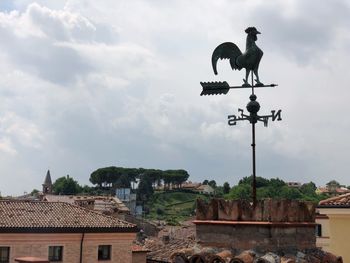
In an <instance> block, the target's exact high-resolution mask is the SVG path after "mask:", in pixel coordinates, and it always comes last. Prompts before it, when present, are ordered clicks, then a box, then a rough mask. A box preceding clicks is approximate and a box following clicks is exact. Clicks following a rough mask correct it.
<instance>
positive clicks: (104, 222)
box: [0, 201, 137, 232]
mask: <svg viewBox="0 0 350 263" xmlns="http://www.w3.org/2000/svg"><path fill="white" fill-rule="evenodd" d="M46 231H50V232H55V231H56V232H81V231H84V232H136V231H137V227H136V225H134V224H131V223H128V222H125V221H123V220H120V219H118V218H115V217H111V216H106V215H103V214H100V213H97V212H95V211H91V210H88V209H85V208H82V207H79V206H75V205H72V204H68V203H63V202H42V201H0V232H46Z"/></svg>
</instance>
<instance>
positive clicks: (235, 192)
mask: <svg viewBox="0 0 350 263" xmlns="http://www.w3.org/2000/svg"><path fill="white" fill-rule="evenodd" d="M251 194H252V189H251V186H250V185H247V184H241V185H236V186H234V187H232V188H231V190H230V193H229V194H228V197H229V198H230V199H248V200H250V199H251Z"/></svg>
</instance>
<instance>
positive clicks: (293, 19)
mask: <svg viewBox="0 0 350 263" xmlns="http://www.w3.org/2000/svg"><path fill="white" fill-rule="evenodd" d="M311 3H312V4H314V5H313V13H312V14H310V13H309V12H308V11H307V10H309V9H310V8H309V6H308V5H309V3H304V2H303V1H275V2H274V3H273V4H270V3H266V1H248V2H247V1H226V0H219V1H215V2H213V1H191V2H189V1H185V0H183V1H175V2H167V3H165V2H163V1H142V0H140V1H103V2H96V1H81V0H79V1H77V0H66V1H52V2H51V1H40V0H39V1H36V2H34V1H30V0H20V1H19V0H17V1H14V2H13V5H12V8H13V9H14V10H13V11H9V10H7V9H8V8H9V7H7V9H6V12H5V11H4V12H0V59H1V61H2V63H1V65H0V74H1V78H0V87H1V89H0V98H1V101H2V103H1V104H0V112H1V114H0V151H1V153H2V156H1V158H0V165H1V166H2V168H3V171H4V174H3V175H1V178H2V179H8V180H3V181H6V183H5V184H4V185H3V187H4V190H3V189H0V190H1V191H2V192H3V193H4V191H6V190H5V189H9V190H8V193H11V192H12V193H20V192H22V191H23V190H27V191H30V190H31V189H30V188H40V185H41V183H42V180H43V177H44V175H45V172H46V169H47V168H50V169H51V170H52V173H53V177H54V178H57V177H59V176H63V175H66V174H70V175H71V176H73V177H74V178H75V179H77V180H78V181H81V182H82V183H87V182H88V177H89V174H90V173H91V172H92V171H93V170H94V169H96V168H99V167H101V166H105V165H120V166H129V167H142V166H144V167H153V168H160V169H167V168H184V169H188V170H189V171H190V173H191V177H192V180H203V179H205V178H210V177H212V178H213V179H216V180H217V181H219V182H223V181H227V180H229V181H230V183H231V184H232V183H235V182H236V181H237V180H238V179H239V178H240V177H242V176H246V175H249V174H250V158H251V152H250V150H251V149H250V148H251V147H250V143H251V142H250V140H251V138H250V136H251V135H250V129H251V128H250V125H249V124H248V123H245V124H244V123H238V124H237V126H235V127H229V126H228V125H227V115H229V114H233V113H236V112H237V108H245V105H246V103H247V102H248V97H249V92H248V91H242V90H234V91H233V90H231V91H230V93H229V94H228V95H227V96H216V97H200V96H199V93H200V90H201V87H200V85H199V82H200V81H218V80H227V81H228V82H229V83H230V84H232V85H236V84H237V85H239V84H241V81H242V80H241V79H242V78H243V75H244V73H243V72H237V71H236V72H232V71H231V70H230V68H229V64H225V62H222V64H221V65H220V72H219V75H218V76H214V75H213V73H212V69H211V65H210V56H211V52H212V51H213V49H214V48H215V47H216V46H217V45H218V44H220V43H221V42H224V41H232V42H235V43H236V44H237V45H238V46H239V47H240V48H241V49H244V46H245V33H244V29H245V27H247V26H253V25H254V26H256V27H257V28H258V29H259V30H261V32H262V34H261V36H259V39H258V42H257V44H258V45H259V46H260V47H261V48H262V49H263V50H264V52H265V53H264V57H263V59H262V63H261V69H260V71H259V73H260V75H261V79H262V81H264V82H266V83H269V82H277V83H278V84H279V85H280V86H278V87H276V88H271V89H265V90H259V91H257V95H258V101H259V102H260V104H261V114H267V113H269V112H270V110H271V109H280V108H281V109H282V118H283V121H282V122H281V123H270V124H269V127H268V128H263V127H262V125H258V126H257V145H258V163H259V166H258V173H259V175H264V176H267V177H276V176H279V177H281V178H286V179H291V178H293V179H294V180H300V181H303V180H311V179H314V178H315V177H316V175H317V181H316V182H317V183H319V184H322V183H325V182H326V181H327V180H328V179H329V172H330V171H333V170H334V172H335V173H336V174H334V178H335V179H337V180H339V181H341V182H342V183H344V184H350V181H349V180H348V178H347V177H345V176H344V174H346V167H344V164H343V163H345V162H344V159H345V157H344V156H347V151H348V150H349V148H350V143H349V141H348V140H347V134H346V131H347V130H348V129H349V128H350V121H348V120H347V118H345V117H344V116H343V114H344V113H346V112H347V111H348V110H349V106H348V102H347V97H348V94H349V91H348V88H347V83H348V82H349V78H348V76H347V75H346V72H344V69H346V68H347V63H348V54H347V49H348V47H349V46H350V44H349V43H350V39H349V37H348V35H349V34H348V29H347V28H346V27H345V26H344V25H345V24H346V23H345V21H346V19H347V17H346V16H345V15H344V14H345V13H346V11H347V10H348V7H349V5H348V4H346V2H345V1H335V4H330V3H322V4H319V3H317V4H315V2H314V1H312V2H311ZM0 8H1V6H0ZM335 9H337V10H338V9H339V10H340V9H341V10H340V11H339V15H338V16H337V17H334V10H335ZM242 10H244V12H243V11H242ZM329 21H332V23H329ZM14 166H16V167H17V168H18V169H17V170H16V171H15V172H14ZM10 172H11V173H14V178H15V179H11V178H7V177H6V176H5V174H6V173H7V174H8V173H10ZM293 176H294V177H293ZM5 177H6V178H5ZM23 178H25V179H23ZM28 178H31V180H29V179H28ZM22 179H23V180H24V181H25V182H26V184H25V185H24V184H23V185H19V184H15V182H17V181H21V180H22Z"/></svg>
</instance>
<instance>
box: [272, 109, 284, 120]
mask: <svg viewBox="0 0 350 263" xmlns="http://www.w3.org/2000/svg"><path fill="white" fill-rule="evenodd" d="M271 113H272V115H271V119H272V121H275V120H276V119H277V120H278V121H281V120H282V118H281V110H278V111H277V112H276V111H275V110H272V111H271Z"/></svg>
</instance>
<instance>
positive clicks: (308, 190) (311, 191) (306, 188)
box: [300, 182, 316, 196]
mask: <svg viewBox="0 0 350 263" xmlns="http://www.w3.org/2000/svg"><path fill="white" fill-rule="evenodd" d="M300 192H302V194H304V195H309V196H315V195H316V185H315V184H314V183H313V182H310V183H307V184H303V185H302V186H301V187H300Z"/></svg>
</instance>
